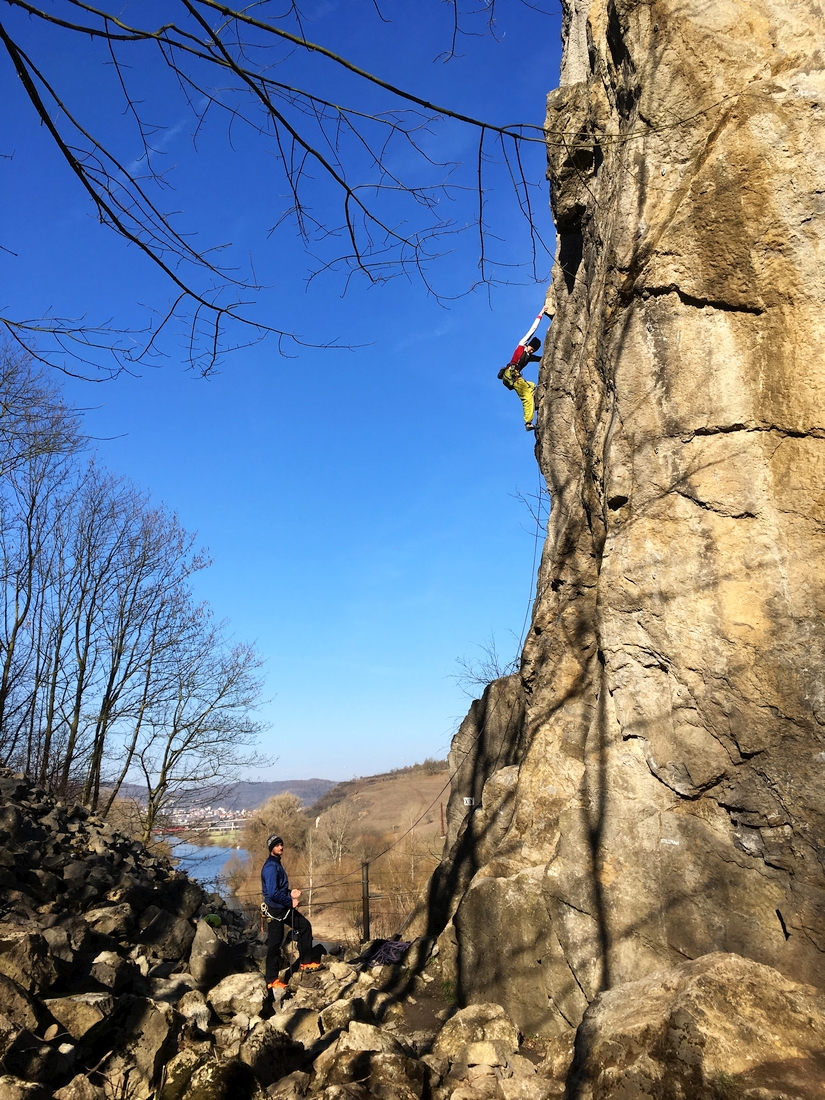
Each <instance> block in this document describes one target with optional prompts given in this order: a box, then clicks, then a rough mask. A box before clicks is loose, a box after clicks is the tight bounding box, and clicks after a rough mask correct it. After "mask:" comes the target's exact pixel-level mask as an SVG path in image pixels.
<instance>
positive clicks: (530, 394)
mask: <svg viewBox="0 0 825 1100" xmlns="http://www.w3.org/2000/svg"><path fill="white" fill-rule="evenodd" d="M513 389H514V390H515V391H516V393H517V394H518V395H519V397H520V398H521V403H522V405H523V406H524V423H525V424H531V423H532V421H533V416H534V414H535V411H536V399H535V396H534V395H535V392H536V384H535V382H528V381H527V379H526V378H517V379H516V381H515V382H514V383H513Z"/></svg>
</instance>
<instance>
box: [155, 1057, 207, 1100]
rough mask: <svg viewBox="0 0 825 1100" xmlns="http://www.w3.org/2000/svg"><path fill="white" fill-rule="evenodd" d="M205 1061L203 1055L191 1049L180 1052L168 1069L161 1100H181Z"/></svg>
mask: <svg viewBox="0 0 825 1100" xmlns="http://www.w3.org/2000/svg"><path fill="white" fill-rule="evenodd" d="M204 1061H205V1058H204V1055H203V1054H201V1053H200V1052H198V1051H196V1050H192V1049H191V1048H189V1047H184V1049H183V1050H181V1051H179V1052H178V1053H177V1054H176V1055H175V1057H174V1058H172V1059H171V1061H170V1062H169V1064H168V1065H167V1067H166V1074H165V1077H164V1082H163V1089H162V1090H161V1094H160V1097H159V1100H181V1097H183V1096H184V1095H185V1094H186V1090H187V1089H188V1087H189V1082H190V1081H191V1080H192V1075H193V1074H194V1072H195V1070H196V1069H198V1068H199V1067H200V1066H201V1065H203V1063H204Z"/></svg>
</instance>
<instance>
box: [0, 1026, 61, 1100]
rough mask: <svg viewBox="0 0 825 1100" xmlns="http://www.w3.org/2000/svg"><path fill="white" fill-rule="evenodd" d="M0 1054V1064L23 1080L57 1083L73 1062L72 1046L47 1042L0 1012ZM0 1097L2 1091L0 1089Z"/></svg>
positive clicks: (59, 1082) (58, 1083)
mask: <svg viewBox="0 0 825 1100" xmlns="http://www.w3.org/2000/svg"><path fill="white" fill-rule="evenodd" d="M0 1057H1V1058H2V1065H3V1068H4V1069H5V1070H6V1071H7V1072H9V1073H11V1074H14V1075H15V1076H17V1077H22V1078H23V1080H25V1081H36V1082H38V1083H40V1084H44V1085H45V1084H51V1085H60V1084H62V1083H63V1082H64V1081H66V1080H67V1079H68V1077H69V1076H70V1073H71V1069H72V1066H73V1064H74V1060H75V1058H74V1047H73V1046H71V1044H68V1043H66V1044H62V1045H61V1046H60V1047H59V1048H56V1047H53V1046H51V1045H50V1044H49V1043H46V1042H44V1041H43V1040H42V1039H40V1038H38V1036H37V1035H35V1034H34V1033H33V1032H31V1031H29V1030H28V1028H19V1027H17V1025H16V1024H13V1023H12V1022H11V1021H10V1020H9V1019H8V1017H6V1016H3V1015H2V1014H0ZM0 1097H2V1093H0Z"/></svg>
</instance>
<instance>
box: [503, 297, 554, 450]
mask: <svg viewBox="0 0 825 1100" xmlns="http://www.w3.org/2000/svg"><path fill="white" fill-rule="evenodd" d="M544 314H545V308H542V310H541V312H540V313H539V315H538V317H536V319H535V321H534V322H533V324H532V325H531V326H530V328H529V329H528V330H527V332H526V333H525V334H524V336H522V338H521V340H520V341H519V342H518V344H517V346H516V350H515V351H514V352H513V354H512V355H511V356H510V362H509V363H508V364H507V365H506V366H504V367H502V368H501V370H500V371H499V372H498V377H499V378H500V379H501V381H502V383H503V384H504V385H505V386H506V387H507V389H508V390H515V391H516V393H517V394H518V396H519V398H520V400H521V404H522V407H523V408H524V428H525V430H526V431H528V432H532V431H535V429H536V425H535V423H534V422H533V418H534V416H535V412H536V399H535V392H536V384H535V382H528V381H527V379H526V378H522V377H521V372H522V370H523V369H524V368H525V367H526V366H527V364H528V363H538V362H539V361H540V360H541V356H540V355H536V352H537V351H538V349H539V348H540V347H541V340H539V338H538V337H537V336H535V335H534V333H535V331H536V329H537V328H538V327H539V325H540V324H541V319H542V317H544ZM550 316H552V314H550Z"/></svg>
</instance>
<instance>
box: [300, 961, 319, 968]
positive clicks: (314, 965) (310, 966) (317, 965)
mask: <svg viewBox="0 0 825 1100" xmlns="http://www.w3.org/2000/svg"><path fill="white" fill-rule="evenodd" d="M320 969H321V964H320V963H316V962H311V963H301V970H320Z"/></svg>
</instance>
